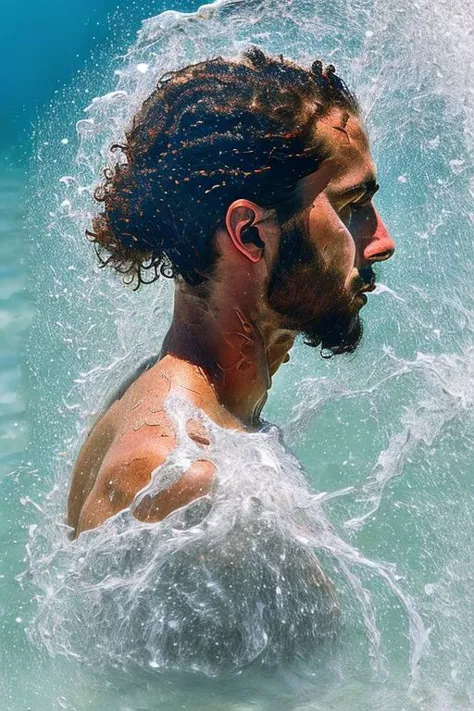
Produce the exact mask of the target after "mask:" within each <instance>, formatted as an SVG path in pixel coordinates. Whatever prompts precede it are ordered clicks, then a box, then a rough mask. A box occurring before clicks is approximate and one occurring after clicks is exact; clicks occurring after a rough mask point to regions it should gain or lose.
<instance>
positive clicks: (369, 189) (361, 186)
mask: <svg viewBox="0 0 474 711" xmlns="http://www.w3.org/2000/svg"><path fill="white" fill-rule="evenodd" d="M379 188H380V185H379V184H378V183H377V181H376V180H375V178H369V179H368V180H364V181H362V182H361V183H357V185H352V186H351V187H350V188H345V189H344V190H341V191H339V190H335V191H334V195H335V196H337V197H338V198H343V197H344V198H345V197H350V196H351V195H354V194H357V193H363V194H364V195H367V196H368V195H370V196H372V195H375V193H376V192H377V190H378V189H379Z"/></svg>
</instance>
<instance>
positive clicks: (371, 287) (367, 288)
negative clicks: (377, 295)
mask: <svg viewBox="0 0 474 711" xmlns="http://www.w3.org/2000/svg"><path fill="white" fill-rule="evenodd" d="M375 288H376V284H375V281H371V282H370V284H364V286H363V287H362V288H361V289H359V292H370V291H374V289H375Z"/></svg>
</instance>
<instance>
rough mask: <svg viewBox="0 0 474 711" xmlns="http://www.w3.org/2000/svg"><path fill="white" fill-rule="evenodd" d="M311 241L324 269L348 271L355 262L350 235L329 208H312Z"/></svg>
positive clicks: (354, 249)
mask: <svg viewBox="0 0 474 711" xmlns="http://www.w3.org/2000/svg"><path fill="white" fill-rule="evenodd" d="M309 227H310V235H311V241H312V243H313V244H314V246H315V247H316V249H317V250H318V253H319V255H320V257H321V260H322V263H323V264H324V266H325V268H326V269H336V270H337V271H339V272H343V273H347V272H349V271H350V270H351V269H352V268H353V266H354V263H355V256H356V248H355V244H354V240H353V239H352V235H351V233H350V232H349V230H348V229H347V227H346V226H345V225H344V223H343V222H341V220H340V219H339V217H338V216H337V214H336V212H335V211H334V210H333V209H332V207H331V208H329V209H326V210H325V211H321V210H317V209H314V210H312V212H311V214H310V220H309Z"/></svg>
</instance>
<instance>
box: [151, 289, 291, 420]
mask: <svg viewBox="0 0 474 711" xmlns="http://www.w3.org/2000/svg"><path fill="white" fill-rule="evenodd" d="M241 283H242V282H241ZM241 283H240V284H239V283H238V280H235V281H234V285H235V288H234V289H232V285H231V284H229V283H227V284H226V287H225V289H223V288H222V286H221V288H220V289H219V285H218V287H216V289H215V291H214V293H213V295H212V296H211V297H209V298H202V297H200V296H198V295H197V293H196V292H195V290H192V289H186V288H182V287H180V286H177V288H176V292H175V303H174V314H173V321H172V323H171V327H170V329H169V331H168V333H167V335H166V337H165V340H164V342H163V349H162V355H165V354H168V355H171V356H174V357H177V358H179V359H181V360H185V361H187V362H189V363H192V364H193V365H195V366H198V367H199V368H201V369H202V370H203V371H204V372H205V374H206V375H207V377H208V379H209V380H210V382H211V383H212V385H213V387H214V390H215V392H216V394H217V398H218V400H219V402H220V404H221V405H223V406H224V407H225V408H226V409H227V410H228V411H229V412H230V413H231V414H232V415H234V416H235V417H237V418H238V419H239V420H241V421H242V422H244V423H245V424H256V423H257V422H258V420H259V417H260V413H261V410H262V408H263V406H264V404H265V402H266V400H267V395H268V390H269V388H270V387H271V378H272V376H273V375H274V374H275V372H276V371H277V370H278V368H279V366H280V365H281V363H282V362H285V361H286V360H288V351H289V350H290V348H291V346H292V345H293V342H294V339H295V334H294V332H292V331H288V330H284V329H281V328H279V326H278V323H277V319H276V317H275V315H274V314H272V313H269V312H268V309H267V310H266V311H265V310H264V309H262V306H260V307H257V306H256V304H260V305H261V304H263V303H264V301H263V299H262V298H261V296H262V295H261V294H257V293H255V290H252V289H247V290H245V293H243V289H242V288H241Z"/></svg>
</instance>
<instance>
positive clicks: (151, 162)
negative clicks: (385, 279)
mask: <svg viewBox="0 0 474 711" xmlns="http://www.w3.org/2000/svg"><path fill="white" fill-rule="evenodd" d="M334 72H335V70H334V67H333V66H332V65H330V66H328V67H326V68H325V69H324V68H323V65H322V63H321V62H319V61H316V62H314V63H313V65H312V67H311V70H306V69H303V68H302V67H299V66H297V65H295V64H293V63H292V62H289V61H286V60H284V59H283V56H280V57H279V58H278V59H274V58H271V57H268V56H266V55H265V54H264V53H263V52H261V51H260V50H258V49H257V48H251V50H249V51H248V52H246V53H245V54H244V56H243V58H242V59H241V60H240V61H226V60H224V59H222V58H221V57H218V58H217V59H214V60H211V61H206V62H202V63H200V64H196V65H193V66H190V67H186V68H185V69H182V70H180V71H178V72H175V73H173V74H170V75H168V76H166V77H164V78H163V79H162V80H161V81H160V82H159V83H158V86H157V89H156V90H155V91H154V92H153V94H152V95H151V96H150V97H149V98H148V99H147V100H146V101H145V103H144V104H143V107H142V108H141V110H140V111H139V112H138V114H137V115H136V116H135V118H134V121H133V125H132V126H131V128H130V129H129V131H128V133H127V143H126V145H125V146H119V148H121V150H122V151H123V152H124V154H125V157H126V162H124V161H122V162H120V163H118V164H117V165H116V167H115V169H114V170H109V171H106V174H105V183H104V184H103V185H102V186H101V187H100V188H99V189H98V191H97V192H96V198H97V199H98V200H99V201H101V202H103V203H104V208H105V209H104V212H102V213H101V214H100V215H99V216H98V217H97V218H96V219H95V221H94V225H93V231H91V232H89V233H88V235H89V238H90V239H91V240H92V241H93V242H94V243H95V245H96V249H97V252H98V255H99V257H100V259H101V263H102V264H103V265H107V264H108V265H111V266H113V267H115V268H116V269H117V270H118V271H119V272H121V273H122V274H125V275H126V276H127V278H128V280H129V281H133V280H135V281H136V287H138V286H140V284H142V283H144V282H147V281H153V280H155V279H156V278H158V277H159V276H160V275H164V276H172V277H174V279H175V304H174V315H173V321H172V324H171V327H170V329H169V331H168V333H167V335H166V338H165V340H164V343H163V347H162V350H161V353H160V355H159V356H158V357H157V359H156V360H155V362H154V364H149V365H148V366H147V367H146V368H145V370H143V369H142V372H141V374H139V376H138V377H136V379H135V380H134V381H133V382H132V383H131V384H130V385H129V387H128V388H125V390H124V391H123V392H121V393H120V396H119V397H117V399H116V400H115V401H114V402H113V403H112V405H111V406H110V407H109V408H108V409H107V411H106V412H105V413H104V414H103V416H102V417H101V418H100V419H99V421H98V422H97V423H96V425H95V426H94V428H93V429H92V431H91V433H90V434H89V437H88V439H87V441H86V442H85V444H84V446H83V448H82V450H81V452H80V454H79V457H78V460H77V463H76V467H75V471H74V475H73V480H72V484H71V490H70V494H69V502H68V522H69V525H70V526H71V527H72V528H73V529H74V533H75V535H79V534H80V533H81V532H83V531H86V530H88V529H91V528H94V527H96V526H99V525H100V524H102V523H103V522H104V521H105V520H106V519H107V518H109V517H110V516H112V515H114V514H115V513H117V512H119V511H121V510H123V509H124V508H126V507H128V506H129V505H130V504H131V502H132V501H133V499H134V497H135V495H136V494H137V492H139V491H140V490H141V489H143V488H144V487H145V486H146V485H147V483H148V482H149V481H150V477H151V474H152V472H154V471H155V470H157V468H159V467H160V465H162V464H163V463H164V462H165V461H166V459H167V457H168V456H169V454H170V453H171V452H172V450H173V448H174V447H175V445H176V433H175V432H174V430H173V427H172V426H171V423H170V421H169V419H168V417H167V415H166V412H165V409H164V407H163V403H164V401H165V400H166V398H167V396H168V394H169V393H170V391H172V390H173V391H174V390H178V391H179V392H181V393H183V394H185V395H186V397H187V398H189V400H190V401H191V402H192V403H193V404H194V405H195V406H196V407H197V408H200V409H201V410H202V411H204V412H205V413H206V415H207V416H208V417H209V418H211V420H213V421H214V422H215V423H217V424H218V425H219V426H221V427H224V428H236V429H240V430H246V429H247V430H249V431H251V430H252V429H254V428H256V427H257V426H258V422H259V417H260V413H261V411H262V408H263V406H264V404H265V401H266V399H267V394H268V390H269V388H270V387H271V379H272V376H273V375H274V373H275V372H276V371H277V369H278V368H279V367H280V365H281V364H282V363H284V362H286V361H287V360H288V358H289V355H288V353H289V350H290V349H291V347H292V345H293V343H294V340H295V338H296V336H297V335H298V334H302V335H303V337H304V341H305V343H307V344H308V345H310V346H313V347H320V348H321V351H322V353H323V355H330V354H339V353H351V352H353V351H354V350H355V348H356V347H357V345H358V343H359V341H360V338H361V334H362V327H361V322H360V317H359V311H360V309H361V307H362V306H363V305H364V303H365V302H366V300H367V297H366V295H365V292H368V291H372V290H373V289H374V288H375V282H374V273H373V271H372V265H373V264H374V263H375V262H378V261H382V260H385V259H388V258H389V257H391V255H392V254H393V252H394V243H393V240H392V239H391V237H390V236H389V234H388V232H387V230H386V228H385V226H384V224H383V222H382V221H381V219H380V217H379V215H378V214H377V211H376V210H375V208H374V206H373V204H372V198H373V196H374V194H375V192H376V190H377V189H378V186H377V183H376V176H375V167H374V164H373V161H372V158H371V156H370V151H369V145H368V140H367V136H366V133H365V131H364V128H363V126H362V123H361V118H360V113H359V107H358V105H357V102H356V99H355V98H354V96H353V95H352V94H351V93H350V92H349V90H348V89H347V87H346V86H345V84H344V83H343V82H342V81H341V80H340V79H339V78H338V77H337V76H336V74H335V73H334ZM114 148H117V147H114ZM147 273H151V279H147ZM188 434H189V435H190V437H192V438H193V439H194V440H195V441H196V442H197V443H198V444H199V445H200V447H201V448H202V457H201V458H199V459H198V460H196V461H195V462H194V463H192V464H191V466H189V468H188V469H187V470H186V471H183V474H182V476H181V478H180V479H179V480H178V481H177V482H175V483H174V484H173V485H172V486H170V487H169V488H168V489H166V490H165V491H161V492H160V493H159V494H158V495H156V496H148V497H144V498H142V499H141V500H140V503H139V505H138V506H136V507H135V508H134V515H135V516H137V518H139V519H140V520H144V521H149V522H153V521H160V520H162V519H163V518H164V517H166V516H168V515H169V514H170V513H171V512H173V511H174V510H176V509H177V508H180V507H182V506H185V505H186V504H188V503H189V502H190V501H192V500H194V499H195V498H197V497H200V496H203V495H205V494H207V493H209V492H211V491H212V487H213V479H214V476H215V471H214V465H213V464H212V463H211V462H210V461H208V460H207V459H206V446H207V445H208V444H209V440H208V439H207V434H206V432H205V431H204V429H203V426H202V425H200V424H198V422H196V421H189V422H188ZM156 475H157V476H159V471H158V473H157V474H156Z"/></svg>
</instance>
